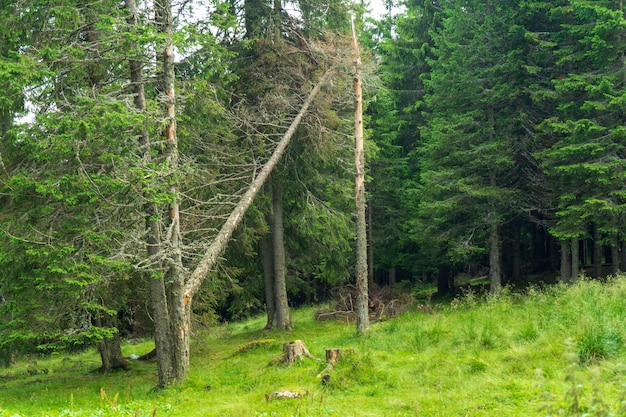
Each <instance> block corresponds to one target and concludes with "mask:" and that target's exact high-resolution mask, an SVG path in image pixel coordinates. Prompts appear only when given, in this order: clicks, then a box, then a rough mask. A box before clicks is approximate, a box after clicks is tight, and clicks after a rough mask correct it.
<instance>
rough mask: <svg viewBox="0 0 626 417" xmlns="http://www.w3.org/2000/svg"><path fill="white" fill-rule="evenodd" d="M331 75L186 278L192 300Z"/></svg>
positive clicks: (308, 101)
mask: <svg viewBox="0 0 626 417" xmlns="http://www.w3.org/2000/svg"><path fill="white" fill-rule="evenodd" d="M331 74H332V71H330V70H329V71H326V73H325V74H324V76H323V77H322V79H321V80H320V81H319V82H318V83H317V85H316V86H315V88H313V90H312V91H311V93H310V94H309V97H308V98H307V99H306V101H305V102H304V103H303V105H302V108H301V109H300V112H298V115H297V116H296V117H295V119H294V120H293V122H291V125H290V126H289V129H287V132H285V134H284V135H283V137H282V138H281V140H280V142H279V143H278V146H276V149H275V150H274V153H273V154H272V156H271V157H270V159H269V160H268V161H267V162H266V163H265V165H264V166H263V169H261V172H259V175H258V176H257V177H256V178H255V179H254V181H252V183H251V184H250V187H248V191H246V193H245V194H244V195H243V197H241V200H240V201H239V204H237V206H236V207H235V208H234V209H233V211H232V212H231V213H230V215H229V216H228V219H226V222H225V223H224V225H223V226H222V228H221V229H220V231H219V233H218V234H217V236H216V237H215V239H214V240H213V243H211V245H210V246H209V247H208V248H207V250H206V252H205V253H204V256H203V257H202V259H201V260H200V262H199V264H198V266H197V267H196V269H194V271H193V273H192V274H191V276H190V278H189V280H188V281H187V284H186V285H185V297H186V298H189V299H191V298H192V297H193V296H194V294H195V293H196V292H197V291H198V288H200V285H201V284H202V282H203V281H204V279H205V278H206V276H207V274H208V273H209V271H210V270H211V269H212V268H213V266H215V263H216V262H217V260H218V258H219V255H220V254H221V253H222V251H223V250H224V249H225V248H226V244H227V243H228V241H229V239H230V237H231V236H232V234H233V231H234V230H235V229H236V228H237V226H238V225H239V222H241V220H242V219H243V216H244V214H245V213H246V210H248V207H250V204H252V201H253V200H254V198H255V197H256V195H257V194H258V193H259V190H260V189H261V187H263V184H265V182H266V181H267V178H268V177H269V175H270V173H271V172H272V170H273V169H274V167H275V166H276V164H278V161H280V158H281V157H282V156H283V153H285V149H287V145H289V142H290V140H291V138H292V136H293V135H294V133H296V129H297V128H298V126H299V125H300V122H301V121H302V118H303V117H304V115H305V114H306V113H307V111H308V110H309V107H311V104H312V103H313V100H314V99H315V97H316V96H317V94H318V93H319V91H320V90H321V88H322V85H324V84H326V82H328V80H329V79H330V76H331Z"/></svg>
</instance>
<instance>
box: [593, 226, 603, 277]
mask: <svg viewBox="0 0 626 417" xmlns="http://www.w3.org/2000/svg"><path fill="white" fill-rule="evenodd" d="M601 240H602V236H601V234H600V230H599V229H598V225H597V224H595V223H594V224H593V277H594V278H601V277H602V244H601V243H602V242H601Z"/></svg>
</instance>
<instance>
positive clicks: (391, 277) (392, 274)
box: [389, 266, 398, 287]
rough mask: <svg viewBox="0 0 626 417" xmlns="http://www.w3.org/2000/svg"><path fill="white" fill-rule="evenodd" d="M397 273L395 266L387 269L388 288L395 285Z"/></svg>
mask: <svg viewBox="0 0 626 417" xmlns="http://www.w3.org/2000/svg"><path fill="white" fill-rule="evenodd" d="M397 272H398V269H397V268H396V267H395V266H394V267H392V268H389V286H390V287H393V286H395V285H396V282H397Z"/></svg>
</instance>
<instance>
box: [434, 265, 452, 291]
mask: <svg viewBox="0 0 626 417" xmlns="http://www.w3.org/2000/svg"><path fill="white" fill-rule="evenodd" d="M452 289H454V288H452ZM450 290H451V288H450V265H449V264H447V263H445V264H441V266H439V271H438V272H437V295H445V294H448V293H450Z"/></svg>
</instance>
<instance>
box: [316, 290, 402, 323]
mask: <svg viewBox="0 0 626 417" xmlns="http://www.w3.org/2000/svg"><path fill="white" fill-rule="evenodd" d="M332 296H333V299H334V301H335V305H334V308H332V309H324V310H318V311H316V312H315V320H318V321H325V320H339V321H346V322H348V323H351V322H354V321H355V320H356V296H357V289H356V287H355V286H354V285H346V286H343V287H337V288H334V289H333V291H332ZM413 305H414V300H413V297H411V296H410V295H408V294H405V293H402V292H400V291H394V289H393V288H391V287H378V286H374V287H373V288H370V290H369V318H370V321H371V322H377V321H380V320H382V319H388V318H392V317H396V316H398V315H400V314H402V313H404V312H406V311H408V310H409V309H410V308H411V307H412V306H413Z"/></svg>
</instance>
